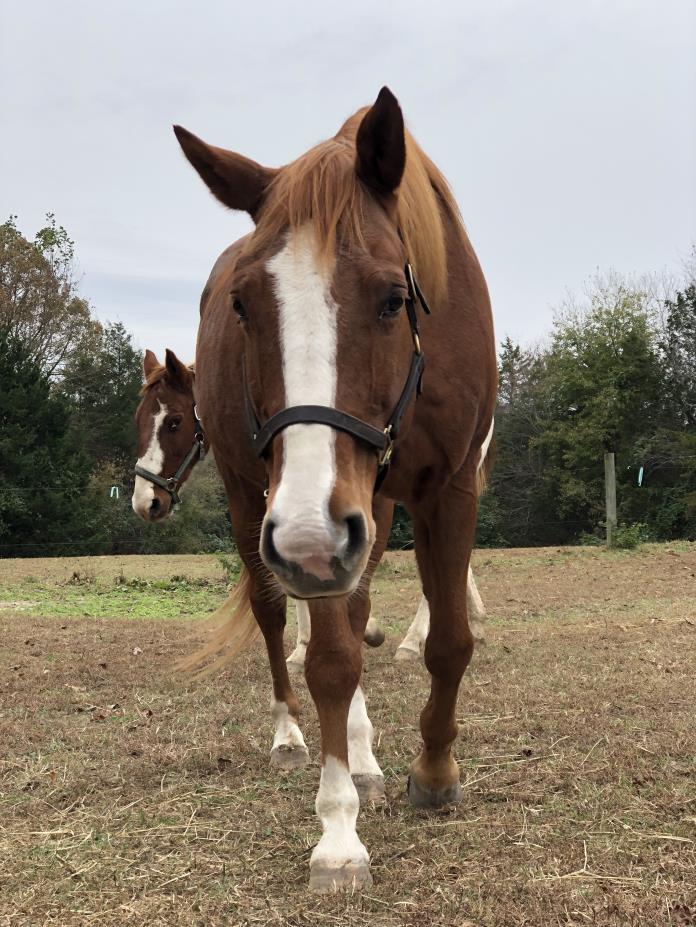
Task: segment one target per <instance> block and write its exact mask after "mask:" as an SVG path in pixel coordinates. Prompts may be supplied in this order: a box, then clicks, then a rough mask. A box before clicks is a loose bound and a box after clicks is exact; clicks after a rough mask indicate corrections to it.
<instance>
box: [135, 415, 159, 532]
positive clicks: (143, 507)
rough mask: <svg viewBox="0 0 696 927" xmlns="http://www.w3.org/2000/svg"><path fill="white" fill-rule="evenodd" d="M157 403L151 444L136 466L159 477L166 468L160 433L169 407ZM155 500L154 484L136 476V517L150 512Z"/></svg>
mask: <svg viewBox="0 0 696 927" xmlns="http://www.w3.org/2000/svg"><path fill="white" fill-rule="evenodd" d="M157 402H158V404H159V412H157V414H156V415H154V416H153V418H152V437H151V438H150V443H149V444H148V446H147V450H146V451H145V453H144V454H143V456H142V457H139V458H138V459H137V460H136V462H135V465H136V467H143V468H144V469H145V470H150V472H151V473H155V474H157V476H159V474H160V473H161V472H162V467H163V466H164V452H163V451H162V448H161V446H160V442H159V431H160V428H161V427H162V422H163V421H164V420H165V418H166V417H167V406H166V405H165V404H164V403H162V402H160V401H159V399H158V400H157ZM154 498H155V487H154V486H153V485H152V483H151V482H150V481H149V480H146V479H145V478H144V477H142V476H136V478H135V486H134V488H133V498H132V499H131V505H132V506H133V511H134V512H135V513H136V515H139V514H141V513H145V512H147V511H149V509H150V504H151V503H152V500H153V499H154Z"/></svg>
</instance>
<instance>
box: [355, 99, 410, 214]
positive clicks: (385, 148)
mask: <svg viewBox="0 0 696 927" xmlns="http://www.w3.org/2000/svg"><path fill="white" fill-rule="evenodd" d="M355 147H356V162H355V170H356V171H357V174H358V177H359V178H360V179H361V180H362V181H363V183H365V184H367V186H368V187H370V188H371V189H372V190H374V191H375V193H378V194H380V195H382V196H384V195H386V194H389V193H394V192H395V191H396V189H397V187H398V186H399V184H400V183H401V178H402V177H403V174H404V168H405V167H406V138H405V134H404V117H403V115H402V112H401V107H400V106H399V103H398V100H397V99H396V97H395V96H394V94H393V93H392V92H391V90H390V89H389V88H388V87H382V89H381V90H380V92H379V96H378V97H377V99H376V100H375V102H374V103H373V105H372V106H371V107H370V109H368V111H367V112H366V113H365V115H364V116H363V119H362V122H361V123H360V127H359V129H358V135H357V138H356V140H355Z"/></svg>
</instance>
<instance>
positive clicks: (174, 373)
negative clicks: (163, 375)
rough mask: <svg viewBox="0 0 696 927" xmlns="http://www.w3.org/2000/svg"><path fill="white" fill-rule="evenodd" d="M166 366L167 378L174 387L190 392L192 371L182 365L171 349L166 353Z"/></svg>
mask: <svg viewBox="0 0 696 927" xmlns="http://www.w3.org/2000/svg"><path fill="white" fill-rule="evenodd" d="M164 357H165V360H164V366H165V367H166V369H167V376H168V377H169V380H170V382H171V384H172V386H175V387H176V386H178V387H179V388H180V389H184V390H188V389H190V388H191V385H192V382H193V378H192V376H191V371H190V370H189V369H188V367H187V366H186V364H184V363H182V362H181V361H180V360H179V358H178V357H177V356H176V354H175V353H174V352H173V351H170V350H169V348H167V350H166V351H165V355H164Z"/></svg>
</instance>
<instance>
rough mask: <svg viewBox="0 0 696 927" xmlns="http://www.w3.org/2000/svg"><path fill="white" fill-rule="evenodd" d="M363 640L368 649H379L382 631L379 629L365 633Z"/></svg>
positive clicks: (381, 642)
mask: <svg viewBox="0 0 696 927" xmlns="http://www.w3.org/2000/svg"><path fill="white" fill-rule="evenodd" d="M363 640H364V641H365V643H366V644H367V646H368V647H381V646H382V644H383V643H384V631H383V630H382V629H381V628H375V630H374V631H371V632H369V633H368V632H367V631H366V632H365V635H364V637H363Z"/></svg>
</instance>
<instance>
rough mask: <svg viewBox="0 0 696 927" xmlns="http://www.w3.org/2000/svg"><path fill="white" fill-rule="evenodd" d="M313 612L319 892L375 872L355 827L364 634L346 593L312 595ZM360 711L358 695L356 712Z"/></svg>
mask: <svg viewBox="0 0 696 927" xmlns="http://www.w3.org/2000/svg"><path fill="white" fill-rule="evenodd" d="M310 613H311V622H312V634H311V638H310V641H309V645H308V647H307V657H306V661H305V677H306V679H307V686H308V687H309V691H310V693H311V695H312V698H313V699H314V704H315V705H316V707H317V714H318V715H319V724H320V727H321V753H322V760H321V762H322V765H321V778H320V781H319V791H318V793H317V801H316V810H317V815H318V816H319V819H320V820H321V826H322V836H321V839H320V840H319V843H318V844H317V845H316V846H315V848H314V851H313V852H312V857H311V860H310V879H309V886H310V888H311V889H313V890H314V891H318V892H326V891H335V890H337V889H340V888H349V887H356V888H360V887H362V886H368V885H370V884H371V882H372V877H371V876H370V858H369V856H368V853H367V850H366V849H365V847H364V846H363V844H362V843H361V841H360V838H359V837H358V834H357V831H356V821H357V817H358V810H359V805H360V802H359V798H358V792H357V790H356V787H355V784H354V782H353V779H352V778H351V770H350V757H349V747H348V731H349V726H352V724H351V722H349V715H350V714H351V704H352V703H353V701H354V698H355V696H356V690H357V688H358V684H359V682H360V673H361V670H362V652H361V639H362V633H360V634H359V635H358V634H356V633H355V631H354V629H353V627H352V625H351V621H350V616H349V609H348V604H347V601H346V599H345V598H343V597H340V598H335V599H312V600H311V601H310ZM361 704H362V705H363V706H364V702H362V703H361ZM360 715H361V712H360V697H358V701H357V702H356V705H355V707H354V708H353V717H354V719H355V718H358V716H360ZM368 723H369V722H368Z"/></svg>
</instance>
